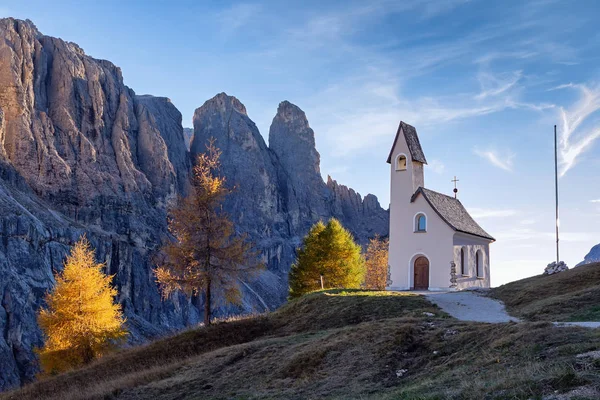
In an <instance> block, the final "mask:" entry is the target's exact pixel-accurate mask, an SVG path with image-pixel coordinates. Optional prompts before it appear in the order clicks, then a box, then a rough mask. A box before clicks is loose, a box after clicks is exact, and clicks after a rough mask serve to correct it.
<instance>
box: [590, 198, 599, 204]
mask: <svg viewBox="0 0 600 400" xmlns="http://www.w3.org/2000/svg"><path fill="white" fill-rule="evenodd" d="M590 203H600V199H595V200H590Z"/></svg>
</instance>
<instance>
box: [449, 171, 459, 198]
mask: <svg viewBox="0 0 600 400" xmlns="http://www.w3.org/2000/svg"><path fill="white" fill-rule="evenodd" d="M450 182H454V198H455V199H456V194H457V193H458V188H457V187H456V182H459V180H458V179H456V176H454V179H452V180H451V181H450Z"/></svg>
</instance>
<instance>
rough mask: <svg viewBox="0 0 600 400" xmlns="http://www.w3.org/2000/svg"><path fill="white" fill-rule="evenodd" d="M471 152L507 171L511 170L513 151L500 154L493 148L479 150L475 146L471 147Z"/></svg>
mask: <svg viewBox="0 0 600 400" xmlns="http://www.w3.org/2000/svg"><path fill="white" fill-rule="evenodd" d="M473 152H474V153H475V154H477V155H478V156H479V157H481V158H483V159H484V160H487V161H488V162H489V163H490V164H492V165H494V166H496V167H498V168H501V169H503V170H505V171H509V172H512V170H513V160H514V158H515V154H514V153H511V152H507V153H505V154H502V155H501V154H498V153H497V151H495V150H480V149H477V148H475V149H473Z"/></svg>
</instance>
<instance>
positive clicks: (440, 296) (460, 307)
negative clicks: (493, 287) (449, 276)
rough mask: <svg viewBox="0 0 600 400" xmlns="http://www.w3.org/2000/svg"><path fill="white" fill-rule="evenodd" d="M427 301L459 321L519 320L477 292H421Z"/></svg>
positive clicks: (593, 324) (591, 324) (588, 325)
mask: <svg viewBox="0 0 600 400" xmlns="http://www.w3.org/2000/svg"><path fill="white" fill-rule="evenodd" d="M421 294H422V295H424V296H425V297H427V299H428V300H429V301H431V302H432V303H434V304H436V305H437V306H438V307H440V308H441V309H442V310H444V311H445V312H447V313H448V314H450V315H451V316H453V317H454V318H456V319H459V320H461V321H475V322H492V323H498V322H510V321H514V322H519V321H520V320H519V319H518V318H515V317H511V316H510V315H508V313H507V312H506V310H505V308H504V304H502V302H501V301H499V300H496V299H492V298H490V297H486V296H482V295H481V294H479V293H477V292H470V291H464V292H421ZM554 325H556V326H559V327H560V326H581V327H584V328H600V322H554Z"/></svg>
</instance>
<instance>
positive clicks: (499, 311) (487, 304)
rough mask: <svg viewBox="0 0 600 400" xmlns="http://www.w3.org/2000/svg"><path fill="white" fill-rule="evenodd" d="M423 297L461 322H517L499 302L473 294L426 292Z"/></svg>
mask: <svg viewBox="0 0 600 400" xmlns="http://www.w3.org/2000/svg"><path fill="white" fill-rule="evenodd" d="M424 295H425V297H427V299H428V300H429V301H431V302H432V303H434V304H436V305H437V306H438V307H440V308H441V309H442V310H444V311H445V312H447V313H448V314H450V315H451V316H453V317H454V318H456V319H460V320H461V321H476V322H493V323H498V322H510V321H515V322H518V321H519V319H518V318H514V317H511V316H510V315H508V313H507V312H506V310H505V309H504V304H502V303H501V302H500V301H498V300H495V299H492V298H489V297H485V296H480V295H479V294H477V293H474V292H468V291H467V292H427V293H425V294H424Z"/></svg>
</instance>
